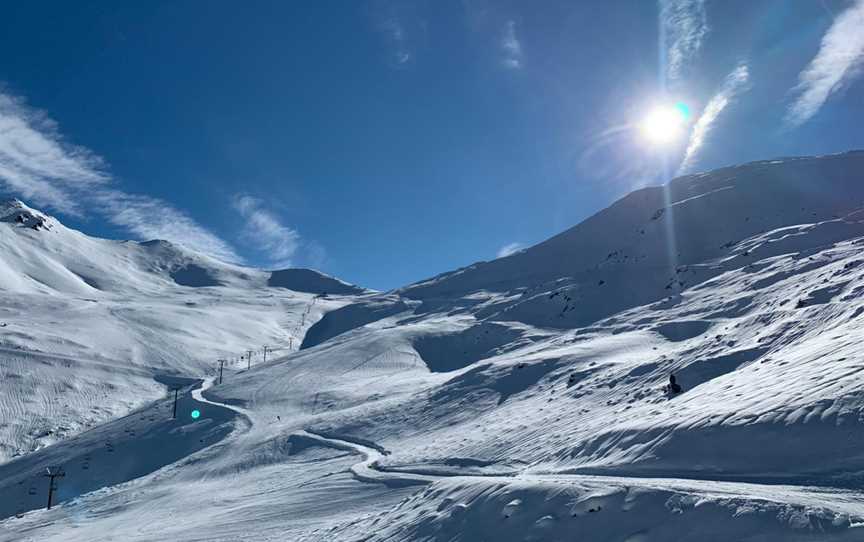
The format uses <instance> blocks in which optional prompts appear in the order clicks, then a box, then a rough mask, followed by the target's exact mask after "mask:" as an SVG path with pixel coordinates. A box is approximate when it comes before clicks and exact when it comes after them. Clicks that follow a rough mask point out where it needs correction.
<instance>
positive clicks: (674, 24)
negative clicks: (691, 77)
mask: <svg viewBox="0 0 864 542" xmlns="http://www.w3.org/2000/svg"><path fill="white" fill-rule="evenodd" d="M660 25H661V36H662V39H663V43H662V44H661V45H662V46H663V47H665V52H666V77H667V79H668V80H669V81H675V80H677V79H680V78H681V77H682V76H683V75H684V72H685V70H686V67H687V65H688V63H689V62H690V61H692V60H693V59H694V58H695V57H696V55H697V54H698V53H699V50H700V49H701V48H702V43H703V42H704V41H705V37H706V36H707V35H708V32H709V31H710V27H709V26H708V14H707V12H706V10H705V0H660Z"/></svg>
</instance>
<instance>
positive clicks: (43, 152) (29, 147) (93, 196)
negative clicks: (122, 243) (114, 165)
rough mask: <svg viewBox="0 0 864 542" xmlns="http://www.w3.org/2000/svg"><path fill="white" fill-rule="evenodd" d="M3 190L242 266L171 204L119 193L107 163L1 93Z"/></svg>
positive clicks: (0, 182)
mask: <svg viewBox="0 0 864 542" xmlns="http://www.w3.org/2000/svg"><path fill="white" fill-rule="evenodd" d="M0 188H2V189H4V190H5V191H6V192H9V193H12V194H15V195H16V196H19V197H21V198H23V199H26V200H28V201H30V202H32V203H34V204H36V205H39V206H43V207H48V208H50V209H53V210H56V211H59V212H61V213H65V214H68V215H70V216H76V217H83V216H84V215H85V214H86V213H88V212H95V213H97V214H99V215H102V216H104V217H105V218H106V219H107V220H108V221H109V222H110V223H112V224H114V225H116V226H120V227H122V228H125V229H126V230H127V231H129V232H130V233H132V234H133V235H135V236H136V237H138V238H141V239H165V240H168V241H172V242H175V243H177V244H180V245H184V246H186V247H188V248H191V249H193V250H198V251H201V252H204V253H206V254H210V255H211V256H214V257H217V258H219V259H221V260H225V261H230V262H239V261H240V257H239V256H238V255H237V254H236V252H235V251H234V250H233V249H232V248H231V246H230V245H229V244H228V243H226V242H224V241H223V240H222V239H220V238H219V237H217V236H216V235H214V234H213V233H211V232H210V231H209V230H207V229H206V228H204V227H203V226H201V225H200V224H198V223H197V222H196V221H195V220H193V219H192V218H191V217H189V216H188V215H187V214H185V213H183V212H182V211H179V210H177V209H175V208H174V207H172V206H171V205H169V204H168V203H166V202H164V201H162V200H160V199H157V198H152V197H149V196H144V195H136V194H128V193H126V192H123V191H121V190H119V189H117V188H116V187H115V186H114V184H113V179H112V178H111V176H110V175H109V174H108V172H107V169H106V164H105V162H104V161H103V160H102V159H101V158H100V157H99V156H97V155H96V154H95V153H93V152H91V151H90V150H88V149H85V148H83V147H79V146H75V145H71V144H69V143H68V142H67V141H66V140H65V138H64V137H63V135H62V134H61V132H60V129H59V126H58V125H57V123H56V122H54V121H52V120H51V119H50V118H49V117H48V116H47V115H46V114H45V113H44V112H42V111H38V110H36V109H34V108H31V107H28V106H27V105H26V104H25V103H24V101H23V100H21V99H19V98H16V97H13V96H10V95H8V94H5V93H2V92H0Z"/></svg>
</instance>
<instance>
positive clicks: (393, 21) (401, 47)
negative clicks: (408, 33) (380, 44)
mask: <svg viewBox="0 0 864 542" xmlns="http://www.w3.org/2000/svg"><path fill="white" fill-rule="evenodd" d="M381 29H382V30H383V31H384V32H385V34H386V35H387V37H388V38H389V40H390V44H391V45H392V61H393V63H394V64H395V65H396V66H403V65H405V64H407V63H409V62H411V60H413V58H414V54H413V53H412V52H411V49H409V48H408V41H407V40H406V38H405V27H404V26H403V24H402V22H401V21H400V20H399V19H398V18H397V17H396V15H395V14H394V15H392V16H391V17H389V18H387V19H385V20H384V21H382V22H381Z"/></svg>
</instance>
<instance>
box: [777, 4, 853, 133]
mask: <svg viewBox="0 0 864 542" xmlns="http://www.w3.org/2000/svg"><path fill="white" fill-rule="evenodd" d="M862 67H864V0H856V1H855V3H854V4H852V5H851V6H850V7H848V8H847V9H846V10H845V11H844V12H842V13H841V14H840V15H839V16H837V18H835V19H834V22H833V23H832V24H831V27H830V28H829V29H828V31H827V32H826V33H825V35H824V36H823V37H822V43H821V45H820V47H819V52H818V53H816V56H815V57H814V58H813V60H812V61H810V64H808V65H807V67H806V68H805V69H804V70H803V71H802V72H801V73H800V74H799V75H798V85H797V86H796V87H795V89H794V91H793V92H794V93H796V94H797V98H796V99H795V102H794V103H793V104H792V105H791V106H790V107H789V109H788V111H787V112H786V117H785V121H786V124H787V126H790V127H793V128H794V127H797V126H800V125H802V124H804V123H805V122H807V121H808V120H810V119H811V118H813V116H814V115H816V113H818V112H819V110H820V109H821V108H822V106H823V105H824V104H825V102H826V101H827V100H828V98H829V97H830V96H831V95H832V94H834V93H835V92H838V91H841V90H843V89H844V88H845V87H847V86H848V85H849V84H850V83H851V82H852V81H853V80H854V79H855V78H856V77H857V76H859V75H861V73H862V71H864V70H862Z"/></svg>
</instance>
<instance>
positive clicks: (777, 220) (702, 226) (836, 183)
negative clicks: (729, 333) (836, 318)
mask: <svg viewBox="0 0 864 542" xmlns="http://www.w3.org/2000/svg"><path fill="white" fill-rule="evenodd" d="M862 170H864V152H851V153H846V154H843V155H836V156H828V157H821V158H796V159H787V160H775V161H766V162H756V163H752V164H746V165H743V166H737V167H730V168H724V169H721V170H717V171H712V172H710V173H705V174H699V175H691V176H687V177H681V178H678V179H675V180H673V181H672V182H671V183H670V184H669V185H668V186H666V187H651V188H645V189H642V190H638V191H636V192H633V193H631V194H630V195H628V196H626V197H625V198H623V199H621V200H619V201H618V202H616V203H615V204H613V205H612V206H610V207H609V208H608V209H605V210H604V211H601V212H599V213H597V214H596V215H594V216H592V217H591V218H589V219H587V220H585V221H584V222H582V223H581V224H579V225H577V226H575V227H574V228H571V229H570V230H568V231H566V232H564V233H562V234H560V235H557V236H555V237H553V238H552V239H549V240H548V241H545V242H543V243H540V244H539V245H536V246H534V247H531V248H529V249H527V250H524V251H521V252H519V253H516V254H513V255H511V256H508V257H505V258H500V259H498V260H494V261H491V262H481V263H477V264H474V265H472V266H470V267H467V268H464V269H460V270H458V271H454V272H452V273H445V274H443V275H440V276H438V277H435V278H433V279H430V280H428V281H424V282H420V283H418V284H414V285H412V286H408V287H406V288H403V289H401V290H399V292H398V293H400V294H401V295H403V296H405V297H407V298H411V299H418V300H423V301H424V302H426V303H428V304H432V303H434V302H435V300H437V299H448V300H452V299H454V298H465V297H466V296H469V295H471V294H473V296H474V300H473V301H474V302H475V304H476V307H477V308H476V309H475V311H476V312H477V313H478V315H479V316H480V317H482V318H485V319H489V318H491V319H499V320H507V321H513V320H518V321H521V322H525V323H531V324H535V325H542V326H549V327H556V328H573V327H578V326H584V325H588V324H590V323H592V322H596V321H598V320H600V319H602V318H605V317H607V316H610V315H612V314H614V313H616V312H618V311H621V310H623V309H626V308H629V307H633V306H638V305H644V304H646V303H650V302H653V301H657V300H660V299H663V298H664V297H667V296H669V295H673V294H677V293H679V292H680V291H682V290H684V289H686V288H688V287H690V286H693V285H694V284H699V283H701V282H703V281H705V280H707V279H710V278H711V277H714V276H716V275H717V274H719V273H720V272H722V270H723V269H728V268H729V266H738V267H743V266H745V265H748V264H749V263H750V262H752V261H753V255H752V250H751V249H753V248H756V247H752V246H749V245H746V244H742V242H743V241H745V240H747V239H751V238H754V237H755V236H758V235H764V234H766V233H768V232H776V234H775V235H776V238H773V239H770V242H767V241H769V240H765V241H766V242H765V243H763V245H760V247H759V248H760V250H761V255H762V257H765V256H766V255H767V253H768V252H769V251H770V252H772V253H773V254H775V255H776V254H782V253H784V251H787V250H793V249H798V250H800V249H803V248H806V247H801V246H799V245H800V243H799V241H803V239H799V240H793V239H790V238H789V237H788V236H787V235H786V234H792V233H793V231H789V230H787V228H792V229H793V230H794V229H796V228H798V227H800V226H802V225H806V224H813V225H818V224H827V225H825V226H823V227H819V229H820V232H819V235H815V236H808V237H809V239H808V240H810V239H813V238H815V239H816V240H817V242H819V243H824V242H829V241H831V240H832V239H833V240H835V241H839V240H842V239H846V238H848V237H850V236H854V235H856V234H857V233H858V232H860V231H861V229H860V226H859V222H858V219H857V218H855V217H851V216H850V214H851V213H854V212H856V211H858V210H860V209H861V205H862V203H864V182H862V179H861V173H860V172H861V171H862ZM814 227H818V226H814ZM805 242H806V241H805ZM719 261H723V262H724V265H725V267H723V268H721V267H718V266H716V265H714V262H719ZM480 299H483V300H484V302H483V303H478V301H479V300H480Z"/></svg>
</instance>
